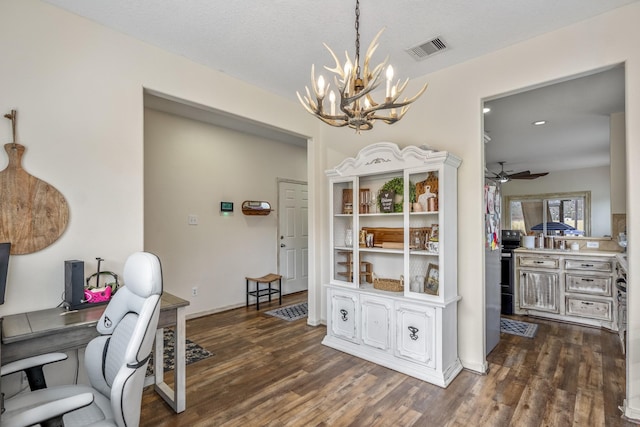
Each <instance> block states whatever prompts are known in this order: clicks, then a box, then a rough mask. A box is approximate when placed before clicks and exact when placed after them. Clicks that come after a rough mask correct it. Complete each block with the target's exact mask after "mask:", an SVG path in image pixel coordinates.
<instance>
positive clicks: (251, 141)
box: [144, 108, 307, 315]
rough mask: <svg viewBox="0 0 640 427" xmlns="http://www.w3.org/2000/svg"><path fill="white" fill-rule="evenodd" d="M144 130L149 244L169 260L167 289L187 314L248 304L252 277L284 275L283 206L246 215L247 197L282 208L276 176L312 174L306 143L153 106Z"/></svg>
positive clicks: (147, 246) (165, 271)
mask: <svg viewBox="0 0 640 427" xmlns="http://www.w3.org/2000/svg"><path fill="white" fill-rule="evenodd" d="M144 132H145V137H144V139H145V143H144V197H145V203H144V212H145V214H144V230H145V232H144V235H145V239H144V247H145V249H146V250H149V251H151V252H154V253H156V254H158V255H159V256H160V258H161V259H162V260H165V261H164V262H163V278H164V284H165V289H166V290H167V291H168V292H171V293H173V294H174V295H178V296H180V297H182V298H185V299H187V300H189V301H190V303H191V304H190V305H189V306H188V307H187V309H186V312H187V315H191V314H201V313H203V312H204V313H209V312H214V311H220V310H222V309H225V308H229V307H237V306H243V305H245V301H246V299H245V277H246V276H249V277H259V276H262V275H264V274H267V273H277V271H278V265H277V250H278V244H279V240H278V236H277V227H278V217H277V212H274V213H272V214H270V215H268V216H246V215H243V214H242V210H241V205H242V202H243V201H244V200H265V201H268V202H270V203H271V206H272V208H273V209H275V210H277V208H278V206H277V203H278V191H277V190H278V188H277V179H278V178H287V179H293V180H297V181H306V180H307V157H306V151H307V150H306V148H305V147H299V146H295V145H291V144H286V143H283V142H278V141H273V140H268V139H265V138H260V137H257V136H252V135H248V134H245V133H240V132H236V131H233V130H228V129H223V128H221V127H217V126H213V125H209V124H206V123H203V122H199V121H194V120H189V119H186V118H183V117H178V116H175V115H171V114H167V113H162V112H159V111H155V110H151V109H148V108H147V109H145V114H144ZM221 201H229V202H233V203H234V212H233V214H231V215H228V214H224V215H223V214H221V213H220V202H221ZM189 214H195V215H198V220H199V221H198V225H196V226H194V225H188V224H187V216H188V215H189ZM193 286H197V287H198V296H197V297H192V296H191V288H192V287H193ZM285 290H286V288H285ZM252 301H253V299H252Z"/></svg>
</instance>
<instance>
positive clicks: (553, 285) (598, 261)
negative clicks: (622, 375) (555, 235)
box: [515, 249, 618, 331]
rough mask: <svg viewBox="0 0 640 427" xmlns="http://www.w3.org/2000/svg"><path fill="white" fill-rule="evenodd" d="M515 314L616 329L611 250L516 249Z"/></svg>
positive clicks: (612, 255) (613, 260)
mask: <svg viewBox="0 0 640 427" xmlns="http://www.w3.org/2000/svg"><path fill="white" fill-rule="evenodd" d="M515 255H516V277H517V278H518V283H519V286H518V292H519V295H518V297H517V301H518V305H517V309H516V314H532V315H536V316H541V317H548V318H552V319H557V320H563V321H569V322H574V323H580V324H586V325H591V326H600V327H604V328H607V329H610V330H614V331H617V330H618V319H617V318H618V311H617V304H618V302H617V300H618V298H616V297H615V296H614V293H613V280H614V265H615V255H616V254H615V253H609V252H589V253H582V252H581V253H575V252H573V251H560V250H557V251H556V250H535V249H534V250H531V249H517V250H516V251H515Z"/></svg>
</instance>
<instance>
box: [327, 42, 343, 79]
mask: <svg viewBox="0 0 640 427" xmlns="http://www.w3.org/2000/svg"><path fill="white" fill-rule="evenodd" d="M322 44H323V45H324V47H326V48H327V50H328V51H329V53H330V54H331V56H332V57H333V60H334V61H336V66H335V67H334V68H329V67H327V66H326V65H325V66H324V68H325V69H326V70H327V71H331V72H332V73H336V74H337V75H339V76H340V77H342V78H343V79H344V75H345V73H344V69H343V68H342V64H340V61H339V60H338V57H337V56H336V54H335V53H334V52H333V50H331V48H330V47H329V46H327V44H326V43H322Z"/></svg>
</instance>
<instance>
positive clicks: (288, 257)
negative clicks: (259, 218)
mask: <svg viewBox="0 0 640 427" xmlns="http://www.w3.org/2000/svg"><path fill="white" fill-rule="evenodd" d="M278 229H279V236H280V241H279V249H280V251H279V255H278V259H279V263H280V265H279V267H280V270H279V271H280V274H281V275H282V287H283V293H285V294H289V293H292V292H299V291H304V290H306V289H307V288H308V279H309V273H308V264H309V245H308V238H309V220H308V191H307V184H306V183H300V182H288V181H280V182H279V183H278Z"/></svg>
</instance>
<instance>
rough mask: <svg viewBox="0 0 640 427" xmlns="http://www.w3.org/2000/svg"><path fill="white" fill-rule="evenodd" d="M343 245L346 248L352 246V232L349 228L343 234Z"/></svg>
mask: <svg viewBox="0 0 640 427" xmlns="http://www.w3.org/2000/svg"><path fill="white" fill-rule="evenodd" d="M344 245H345V246H346V247H348V248H350V247H352V246H353V230H351V229H350V228H347V230H346V231H345V232H344Z"/></svg>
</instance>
